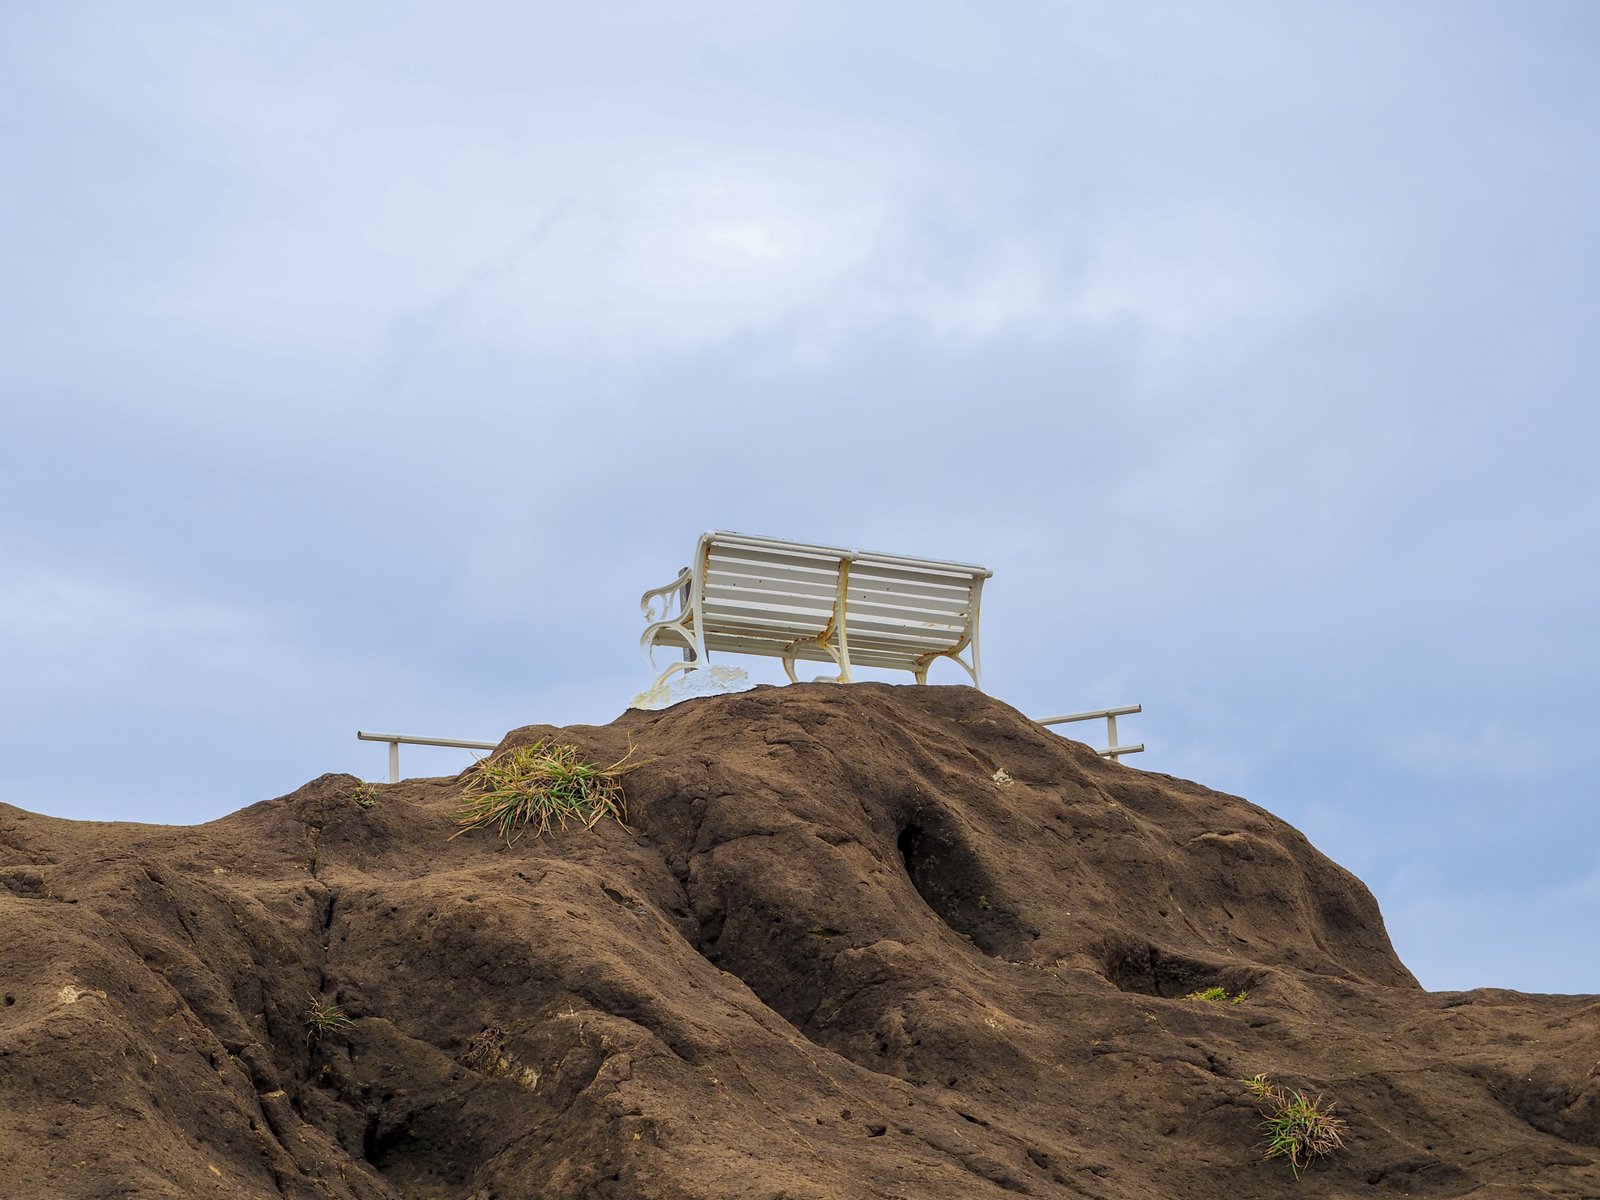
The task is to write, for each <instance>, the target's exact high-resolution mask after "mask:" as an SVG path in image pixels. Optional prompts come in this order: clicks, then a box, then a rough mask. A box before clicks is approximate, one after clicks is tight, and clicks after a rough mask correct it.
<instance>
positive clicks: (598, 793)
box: [450, 742, 628, 847]
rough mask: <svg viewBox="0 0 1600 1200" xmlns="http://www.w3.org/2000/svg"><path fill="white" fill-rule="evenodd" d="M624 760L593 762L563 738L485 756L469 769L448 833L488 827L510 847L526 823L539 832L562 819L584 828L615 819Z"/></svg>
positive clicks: (620, 811) (619, 806)
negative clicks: (455, 827)
mask: <svg viewBox="0 0 1600 1200" xmlns="http://www.w3.org/2000/svg"><path fill="white" fill-rule="evenodd" d="M627 761H628V759H627V758H626V757H625V758H623V759H621V760H619V761H618V762H614V763H612V764H611V765H610V766H609V767H597V766H595V765H594V764H593V763H591V762H588V761H587V760H586V759H585V758H584V757H583V755H582V753H581V752H580V751H579V750H578V748H577V747H576V746H569V745H566V744H565V743H563V742H535V743H534V744H533V745H531V746H518V747H517V748H516V749H514V750H508V751H506V752H505V753H504V754H500V755H496V756H495V757H494V758H490V759H486V760H485V761H483V762H481V763H479V764H478V766H477V768H476V769H475V770H474V771H473V773H472V779H471V782H470V784H469V785H468V790H467V792H466V793H465V795H464V797H463V798H464V800H465V801H466V803H465V804H464V805H463V807H462V809H461V811H460V812H459V813H458V814H457V817H456V824H457V825H460V826H461V828H460V829H458V830H456V832H455V833H453V834H451V835H450V836H451V837H452V838H458V837H460V836H461V835H462V834H463V833H466V832H468V831H469V830H473V829H494V830H496V831H498V832H499V834H500V837H501V838H502V839H503V840H504V841H505V844H506V846H507V847H510V846H511V845H512V844H513V843H515V842H516V840H517V839H518V838H520V837H521V836H522V835H523V834H524V833H525V832H527V830H528V829H529V828H530V827H531V828H532V830H533V836H534V837H539V836H540V835H541V834H544V833H548V832H550V830H552V829H556V828H559V829H565V828H566V827H567V825H568V823H576V824H578V825H581V826H583V827H584V828H585V829H593V828H594V827H595V826H596V825H598V824H599V823H600V822H601V821H603V820H605V819H606V818H607V817H610V818H612V819H613V820H615V821H617V822H619V823H620V822H621V821H622V818H623V816H624V815H625V810H624V805H623V796H622V776H623V775H624V774H626V773H627V766H626V764H627Z"/></svg>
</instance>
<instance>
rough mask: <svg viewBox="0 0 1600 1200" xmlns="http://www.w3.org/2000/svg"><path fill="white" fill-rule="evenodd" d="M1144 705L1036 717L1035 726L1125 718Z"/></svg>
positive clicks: (1139, 710) (1138, 710)
mask: <svg viewBox="0 0 1600 1200" xmlns="http://www.w3.org/2000/svg"><path fill="white" fill-rule="evenodd" d="M1143 711H1144V705H1142V704H1130V705H1128V706H1127V707H1126V708H1102V709H1100V710H1098V711H1097V712H1081V713H1069V714H1067V715H1066V716H1064V717H1036V718H1034V724H1035V725H1067V724H1070V723H1071V722H1073V721H1094V720H1099V719H1104V718H1106V717H1126V716H1131V715H1132V714H1133V713H1136V712H1143Z"/></svg>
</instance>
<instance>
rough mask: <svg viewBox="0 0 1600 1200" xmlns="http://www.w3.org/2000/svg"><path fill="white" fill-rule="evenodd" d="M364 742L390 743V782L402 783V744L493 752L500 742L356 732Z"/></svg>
mask: <svg viewBox="0 0 1600 1200" xmlns="http://www.w3.org/2000/svg"><path fill="white" fill-rule="evenodd" d="M356 736H357V737H358V738H360V739H361V740H362V741H363V742H388V743H389V782H390V783H399V782H400V744H401V743H402V742H404V743H405V744H406V745H407V746H449V747H451V748H452V749H456V750H493V749H494V748H495V747H496V746H498V745H499V744H500V743H499V742H469V741H465V740H463V739H462V738H430V737H412V736H411V735H409V734H405V733H363V732H361V731H360V730H357V731H356Z"/></svg>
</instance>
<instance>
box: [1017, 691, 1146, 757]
mask: <svg viewBox="0 0 1600 1200" xmlns="http://www.w3.org/2000/svg"><path fill="white" fill-rule="evenodd" d="M1143 711H1144V705H1142V704H1129V705H1127V706H1126V707H1124V708H1100V709H1096V710H1095V711H1094V712H1081V713H1068V714H1067V715H1066V716H1064V717H1038V718H1036V719H1035V723H1036V724H1039V725H1069V724H1071V723H1072V722H1074V721H1098V720H1101V719H1102V718H1103V719H1104V720H1105V723H1106V748H1105V749H1104V750H1098V751H1096V753H1097V754H1099V755H1100V756H1101V757H1102V758H1109V759H1111V760H1112V761H1113V762H1116V761H1117V760H1118V758H1119V757H1120V756H1121V755H1124V754H1139V753H1141V752H1142V751H1143V750H1144V743H1143V742H1140V743H1139V744H1138V745H1136V746H1119V745H1117V718H1118V717H1126V716H1131V715H1132V714H1133V713H1137V712H1143Z"/></svg>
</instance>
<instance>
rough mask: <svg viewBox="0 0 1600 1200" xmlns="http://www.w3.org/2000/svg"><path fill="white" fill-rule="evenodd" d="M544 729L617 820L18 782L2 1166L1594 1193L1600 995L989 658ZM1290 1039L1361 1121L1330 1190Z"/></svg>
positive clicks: (337, 1189) (910, 1187)
mask: <svg viewBox="0 0 1600 1200" xmlns="http://www.w3.org/2000/svg"><path fill="white" fill-rule="evenodd" d="M551 738H555V739H559V740H562V741H565V742H570V743H573V744H576V745H577V746H578V747H580V748H581V749H582V750H583V751H584V753H585V754H586V755H587V756H588V757H590V758H591V759H593V760H595V761H598V762H605V763H609V762H612V761H614V760H616V759H620V758H623V757H624V756H625V755H628V754H629V753H630V750H631V753H632V758H631V760H630V762H631V764H632V765H633V768H634V769H633V770H631V772H630V773H629V774H628V775H627V776H626V779H625V787H626V798H627V826H626V827H624V826H622V825H619V824H617V823H614V822H609V821H608V822H603V823H601V824H599V825H597V826H596V827H595V828H594V829H592V830H583V829H576V828H575V829H570V830H568V831H566V832H562V833H557V834H554V835H551V836H547V837H544V838H540V839H537V840H536V839H532V838H524V839H523V840H522V841H520V842H518V843H517V844H516V845H515V846H514V847H513V848H511V849H506V848H504V847H503V845H502V844H501V843H500V842H499V841H498V840H497V839H496V838H495V837H494V836H493V835H492V834H490V833H481V832H475V833H469V834H468V835H466V836H463V837H459V838H457V839H455V840H450V835H451V834H452V833H453V832H455V831H456V826H455V816H456V813H457V811H458V809H459V806H460V803H461V793H462V790H463V787H464V786H465V784H466V783H467V777H466V776H465V775H463V776H462V777H460V778H456V779H421V780H411V781H408V782H405V783H401V784H396V785H378V786H376V787H363V786H361V785H360V783H359V781H358V780H356V779H355V778H353V777H351V776H348V775H326V776H323V777H322V778H320V779H317V780H314V781H313V782H311V783H309V784H307V785H306V786H305V787H303V788H301V789H300V790H299V791H297V792H295V793H293V794H292V795H289V796H285V797H282V798H280V799H276V800H269V801H266V802H263V803H260V804H256V805H253V806H252V807H250V808H247V809H244V810H243V811H241V812H237V813H234V814H232V815H231V816H228V817H224V818H222V819H221V820H217V821H213V822H211V823H209V824H206V825H201V826H196V827H192V828H176V827H165V826H147V825H134V824H100V823H87V822H71V821H63V820H57V819H53V818H49V817H43V816H38V815H34V814H31V813H28V812H25V811H23V810H21V809H18V808H11V807H6V806H0V885H3V886H0V929H3V930H4V934H3V937H0V1196H3V1197H6V1198H7V1200H43V1198H50V1200H56V1198H78V1197H84V1198H89V1197H93V1198H107V1200H109V1198H111V1197H150V1198H153V1197H185V1198H187V1197H200V1196H205V1197H222V1198H225V1200H244V1198H246V1197H248V1198H251V1200H256V1198H260V1200H269V1198H272V1200H275V1198H280V1197H288V1198H294V1200H312V1198H318V1200H321V1198H326V1197H345V1198H349V1197H356V1198H361V1200H378V1198H380V1197H381V1198H384V1200H396V1198H405V1200H434V1198H438V1200H445V1198H449V1200H524V1198H528V1200H533V1198H543V1200H558V1198H561V1200H565V1198H577V1197H619V1198H628V1200H637V1198H662V1200H667V1198H671V1200H680V1198H681V1200H689V1198H694V1200H713V1198H714V1200H723V1198H731V1197H749V1198H751V1200H756V1198H760V1200H780V1198H783V1200H823V1198H848V1200H858V1198H860V1200H864V1198H869V1197H906V1198H911V1200H924V1198H926V1200H934V1198H950V1200H974V1198H980V1200H981V1198H982V1197H990V1196H993V1197H1001V1196H1006V1195H1015V1196H1038V1197H1095V1198H1100V1200H1113V1198H1115V1200H1124V1198H1126V1200H1134V1198H1138V1200H1148V1198H1150V1197H1182V1198H1196V1197H1197V1198H1205V1197H1228V1198H1230V1200H1249V1198H1252V1197H1267V1196H1274V1197H1275V1196H1282V1195H1286V1194H1297V1193H1298V1194H1301V1195H1305V1196H1341V1197H1343V1196H1366V1195H1372V1196H1382V1195H1391V1194H1393V1195H1411V1196H1438V1197H1479V1198H1482V1200H1489V1198H1490V1197H1494V1198H1496V1200H1500V1198H1508V1197H1524V1196H1525V1197H1535V1196H1537V1197H1551V1196H1565V1197H1587V1198H1590V1200H1593V1198H1594V1197H1600V998H1597V997H1593V996H1589V997H1563V996H1533V995H1523V994H1519V993H1514V992H1506V991H1495V990H1480V991H1473V992H1458V993H1429V992H1425V991H1423V990H1422V989H1421V988H1419V987H1418V985H1417V983H1416V981H1415V980H1414V979H1413V978H1412V976H1411V975H1410V973H1409V972H1408V971H1407V970H1406V968H1405V967H1404V965H1403V964H1402V963H1401V962H1400V961H1399V960H1398V958H1397V957H1396V956H1395V953H1394V951H1393V949H1392V947H1391V946H1390V943H1389V939H1388V936H1387V934H1386V933H1385V931H1384V927H1383V921H1382V918H1381V916H1380V915H1379V912H1378V907H1377V905H1376V903H1375V902H1374V901H1373V898H1372V896H1371V895H1370V894H1369V893H1368V891H1367V889H1366V888H1365V887H1364V886H1363V885H1362V884H1361V883H1360V881H1359V880H1357V879H1355V878H1354V877H1353V876H1352V875H1350V874H1349V873H1348V872H1346V871H1344V870H1342V869H1341V868H1340V867H1338V866H1337V865H1335V864H1334V863H1332V862H1330V861H1329V860H1328V859H1327V858H1325V857H1324V856H1323V855H1321V854H1320V853H1318V852H1317V851H1316V850H1315V849H1314V848H1313V847H1312V846H1311V845H1310V844H1309V843H1308V842H1307V841H1306V839H1305V838H1304V837H1303V836H1302V835H1301V834H1299V833H1298V832H1297V831H1295V830H1294V829H1293V828H1291V827H1290V826H1288V825H1286V824H1285V823H1284V822H1282V821H1280V820H1278V819H1277V818H1275V817H1273V816H1272V815H1271V814H1269V813H1267V812H1265V811H1264V810H1262V809H1260V808H1257V807H1255V806H1254V805H1252V804H1250V803H1248V802H1247V801H1244V800H1241V799H1239V798H1237V797H1233V796H1227V795H1221V794H1219V793H1216V792H1213V791H1209V790H1207V789H1206V788H1204V787H1201V786H1198V785H1196V784H1193V783H1187V782H1184V781H1182V780H1178V779H1172V778H1169V777H1166V776H1161V775H1154V774H1148V773H1144V772H1141V771H1138V770H1135V769H1132V768H1130V767H1126V766H1119V765H1116V764H1112V763H1107V762H1105V761H1102V760H1101V759H1099V758H1097V757H1096V756H1095V755H1094V754H1093V753H1092V752H1091V751H1090V750H1089V749H1087V748H1086V747H1084V746H1080V745H1078V744H1076V743H1073V742H1069V741H1066V740H1064V739H1062V738H1060V737H1058V736H1057V735H1055V734H1053V733H1051V732H1049V731H1047V730H1044V729H1042V728H1040V727H1039V726H1037V725H1034V724H1033V723H1032V722H1030V721H1028V720H1026V719H1025V718H1024V717H1022V716H1021V715H1019V714H1018V713H1017V712H1015V711H1014V710H1012V709H1010V708H1008V707H1007V706H1005V705H1004V704H1001V703H999V702H997V701H995V700H993V699H991V698H989V697H987V696H983V695H981V694H979V693H977V692H975V691H973V690H972V689H969V688H953V687H952V688H938V687H930V688H917V687H889V686H885V685H875V684H866V685H857V686H853V687H837V686H829V685H802V686H798V687H789V688H782V689H758V690H756V691H754V692H748V693H744V694H741V695H733V696H720V697H710V698H704V699H699V700H694V701H690V702H688V703H685V704H681V705H678V706H677V707H675V708H671V709H668V710H666V711H664V712H658V713H643V712H630V713H628V714H626V715H625V716H624V717H622V718H621V719H620V720H618V721H617V722H616V723H614V724H612V725H609V726H604V727H573V728H568V729H553V728H551V727H547V726H531V727H528V728H524V729H519V730H517V731H515V732H514V733H512V734H510V735H509V736H508V737H507V739H506V745H507V746H508V747H509V746H516V745H523V744H528V743H531V742H534V741H537V740H539V739H551ZM1208 992H1209V994H1210V995H1212V996H1215V997H1218V998H1217V999H1212V1000H1206V999H1200V998H1197V997H1199V996H1201V995H1204V994H1207V993H1208ZM1263 1074H1264V1075H1266V1076H1268V1077H1269V1078H1270V1079H1271V1080H1274V1081H1277V1082H1279V1083H1281V1084H1282V1085H1283V1086H1284V1087H1286V1088H1290V1089H1298V1090H1300V1091H1302V1092H1304V1093H1306V1094H1307V1095H1309V1096H1316V1095H1318V1094H1320V1095H1321V1096H1322V1097H1323V1098H1324V1103H1325V1104H1326V1103H1332V1104H1334V1105H1335V1106H1336V1108H1335V1111H1336V1113H1337V1114H1338V1115H1339V1116H1340V1117H1342V1118H1343V1120H1344V1121H1345V1122H1346V1129H1345V1132H1344V1146H1343V1148H1342V1149H1340V1150H1337V1151H1335V1152H1334V1153H1332V1154H1331V1155H1329V1156H1328V1157H1326V1158H1324V1159H1321V1160H1319V1161H1316V1162H1314V1163H1313V1164H1311V1165H1309V1166H1308V1167H1303V1168H1301V1169H1300V1172H1299V1177H1298V1180H1297V1179H1296V1177H1295V1175H1294V1174H1293V1172H1292V1171H1291V1167H1290V1165H1289V1163H1288V1162H1287V1161H1285V1160H1283V1159H1274V1160H1267V1159H1265V1158H1264V1157H1263V1147H1262V1137H1263V1131H1262V1125H1261V1123H1262V1119H1263V1111H1262V1105H1261V1104H1260V1103H1258V1102H1257V1101H1256V1100H1255V1099H1253V1098H1252V1096H1251V1094H1250V1092H1249V1091H1248V1089H1247V1088H1246V1087H1245V1086H1244V1085H1243V1084H1242V1083H1241V1080H1244V1079H1248V1078H1251V1077H1254V1076H1256V1075H1263Z"/></svg>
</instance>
